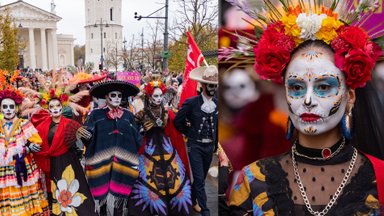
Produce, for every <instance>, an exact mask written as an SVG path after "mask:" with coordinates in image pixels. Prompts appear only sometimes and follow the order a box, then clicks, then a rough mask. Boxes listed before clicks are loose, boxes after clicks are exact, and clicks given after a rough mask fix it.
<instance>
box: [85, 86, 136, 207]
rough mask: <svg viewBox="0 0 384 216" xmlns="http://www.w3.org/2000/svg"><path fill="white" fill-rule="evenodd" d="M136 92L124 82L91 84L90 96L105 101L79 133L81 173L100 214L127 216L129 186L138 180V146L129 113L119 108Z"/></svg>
mask: <svg viewBox="0 0 384 216" xmlns="http://www.w3.org/2000/svg"><path fill="white" fill-rule="evenodd" d="M137 93H139V89H138V88H137V87H136V86H135V85H132V84H131V83H127V82H124V81H118V80H111V81H104V82H101V83H98V84H96V85H94V86H93V87H92V88H91V89H90V94H91V95H92V96H93V97H96V98H104V99H106V106H105V107H102V108H98V109H94V110H93V111H92V112H90V113H89V114H88V117H87V118H86V120H85V122H84V125H83V127H82V128H83V130H84V131H83V132H84V133H81V134H79V135H80V136H81V137H82V140H83V141H84V143H85V145H86V152H85V174H86V176H87V179H88V183H89V186H90V189H91V192H92V195H93V197H94V199H95V203H96V208H97V211H98V213H99V214H100V215H127V214H128V213H129V212H128V200H129V196H130V194H131V192H132V185H133V184H134V183H135V180H136V178H137V177H138V170H137V169H138V164H139V161H138V151H139V148H140V146H141V135H140V134H139V132H138V130H137V127H136V123H135V119H134V116H133V114H132V113H131V112H130V111H129V110H127V109H124V108H121V107H120V103H121V101H122V98H123V97H124V98H128V97H130V96H135V95H136V94H137Z"/></svg>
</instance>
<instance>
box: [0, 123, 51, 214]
mask: <svg viewBox="0 0 384 216" xmlns="http://www.w3.org/2000/svg"><path fill="white" fill-rule="evenodd" d="M28 142H30V143H36V144H41V143H42V140H41V138H40V136H39V134H38V133H37V130H36V129H35V128H34V127H33V125H32V124H31V123H30V122H29V121H28V120H25V119H19V118H17V117H16V118H15V119H14V120H13V122H11V123H6V122H5V121H4V120H1V127H0V157H1V159H0V215H1V216H31V215H33V216H35V215H49V209H48V202H47V200H46V199H45V196H44V192H43V189H42V187H41V183H40V181H39V179H40V174H41V172H40V170H39V169H38V168H37V166H36V163H35V161H34V159H33V156H32V154H27V153H26V152H25V146H26V144H27V143H28Z"/></svg>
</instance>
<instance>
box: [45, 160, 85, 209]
mask: <svg viewBox="0 0 384 216" xmlns="http://www.w3.org/2000/svg"><path fill="white" fill-rule="evenodd" d="M51 182H52V188H51V191H52V196H53V199H55V200H57V202H56V203H53V206H52V213H53V214H55V215H63V216H64V215H65V216H77V213H76V207H79V206H80V205H81V204H82V203H83V202H84V200H85V199H87V197H86V196H84V195H83V194H82V193H79V192H77V191H78V190H79V186H80V185H79V181H78V180H77V179H75V173H74V171H73V168H72V165H68V166H67V167H66V168H65V170H64V172H63V174H62V176H61V179H60V180H59V181H58V182H57V185H56V184H55V182H54V181H51Z"/></svg>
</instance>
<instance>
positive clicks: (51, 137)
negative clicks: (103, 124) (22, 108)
mask: <svg viewBox="0 0 384 216" xmlns="http://www.w3.org/2000/svg"><path fill="white" fill-rule="evenodd" d="M39 121H41V122H39ZM32 122H33V123H34V124H35V125H36V129H37V130H38V132H39V134H40V136H41V138H42V139H43V144H42V149H41V151H40V152H37V153H36V163H37V164H38V165H39V167H41V169H42V170H43V171H44V173H45V176H46V184H47V191H48V192H49V193H48V194H49V196H48V197H49V201H50V205H52V207H51V208H52V214H51V215H62V214H71V215H86V216H93V215H96V213H95V203H94V201H93V197H92V195H91V192H90V190H89V186H88V183H87V180H86V178H85V174H84V171H83V167H82V166H81V164H80V160H79V158H78V157H77V155H76V148H75V147H76V143H75V142H76V131H77V129H78V128H79V127H80V126H81V125H80V124H79V123H77V122H76V121H74V120H71V119H67V118H65V117H63V116H62V117H61V119H60V122H59V123H55V122H53V121H52V117H51V116H50V115H49V113H48V112H46V111H42V112H39V113H38V114H35V115H33V117H32Z"/></svg>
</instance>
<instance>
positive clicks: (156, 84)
mask: <svg viewBox="0 0 384 216" xmlns="http://www.w3.org/2000/svg"><path fill="white" fill-rule="evenodd" d="M155 88H159V89H160V90H161V91H162V92H163V94H165V93H166V92H167V87H166V86H165V85H164V83H162V82H161V81H151V82H149V83H147V84H146V85H145V86H144V92H145V94H146V95H147V96H152V94H153V92H154V91H155Z"/></svg>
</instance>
